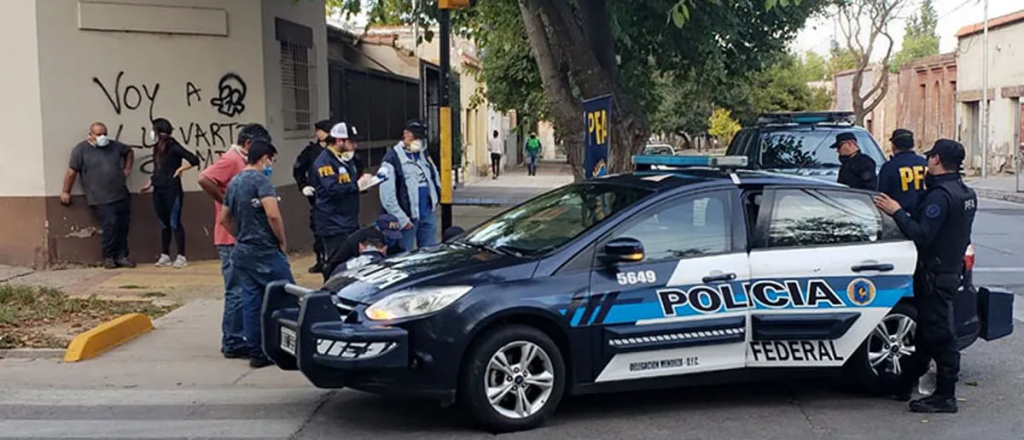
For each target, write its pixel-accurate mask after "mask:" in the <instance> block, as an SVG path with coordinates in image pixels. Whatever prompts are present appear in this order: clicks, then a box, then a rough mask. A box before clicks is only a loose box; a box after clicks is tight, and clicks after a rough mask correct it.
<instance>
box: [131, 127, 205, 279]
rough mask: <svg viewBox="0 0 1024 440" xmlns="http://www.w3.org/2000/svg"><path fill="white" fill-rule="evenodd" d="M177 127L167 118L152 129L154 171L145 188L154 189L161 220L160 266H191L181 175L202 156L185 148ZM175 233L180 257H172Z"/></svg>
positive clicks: (154, 207)
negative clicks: (183, 209)
mask: <svg viewBox="0 0 1024 440" xmlns="http://www.w3.org/2000/svg"><path fill="white" fill-rule="evenodd" d="M173 132H174V127H173V126H172V125H171V122H170V121H168V120H166V119H164V118H157V119H156V120H154V121H153V128H152V129H151V130H150V132H149V137H150V141H152V142H155V145H154V146H153V174H152V175H150V176H149V182H147V183H146V185H145V186H143V187H142V192H149V191H152V192H153V209H154V211H155V212H156V218H157V219H158V220H160V249H161V252H162V253H161V254H160V258H158V259H157V261H156V265H157V266H158V267H167V266H174V267H175V268H179V269H180V268H183V267H185V266H188V258H187V257H186V256H185V255H186V254H185V227H184V225H182V224H181V204H182V199H184V197H185V191H184V189H182V186H181V175H182V174H183V173H184V172H185V171H188V170H189V169H191V168H192V167H194V166H197V165H199V158H198V157H196V155H195V154H192V152H190V151H188V150H187V149H186V148H185V147H183V146H182V145H181V144H180V143H178V141H177V140H176V139H174V137H173V136H172V133H173ZM171 235H174V242H175V244H176V245H177V247H178V256H177V258H175V259H174V260H171Z"/></svg>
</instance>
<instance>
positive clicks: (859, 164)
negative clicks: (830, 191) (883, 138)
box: [830, 132, 878, 191]
mask: <svg viewBox="0 0 1024 440" xmlns="http://www.w3.org/2000/svg"><path fill="white" fill-rule="evenodd" d="M830 148H832V149H834V150H836V153H838V154H839V162H840V163H841V164H842V165H840V167H839V178H838V179H837V182H838V183H841V184H843V185H846V186H849V187H850V188H857V189H869V190H872V191H874V190H876V189H877V188H878V176H877V175H876V174H875V165H876V164H875V161H874V160H873V159H871V158H870V157H868V156H867V155H865V154H861V152H860V146H858V145H857V138H856V136H854V134H853V133H850V132H843V133H839V134H837V135H836V142H835V143H834V144H832V146H831V147H830Z"/></svg>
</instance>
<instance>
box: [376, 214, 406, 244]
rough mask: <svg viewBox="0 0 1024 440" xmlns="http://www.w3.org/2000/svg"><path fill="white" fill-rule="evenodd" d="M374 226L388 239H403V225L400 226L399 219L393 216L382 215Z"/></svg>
mask: <svg viewBox="0 0 1024 440" xmlns="http://www.w3.org/2000/svg"><path fill="white" fill-rule="evenodd" d="M373 224H374V225H376V226H377V229H380V232H382V233H383V234H384V236H385V237H387V238H390V239H392V240H398V239H401V238H402V225H400V224H398V217H395V216H393V215H391V214H381V215H380V217H377V220H375V221H374V222H373Z"/></svg>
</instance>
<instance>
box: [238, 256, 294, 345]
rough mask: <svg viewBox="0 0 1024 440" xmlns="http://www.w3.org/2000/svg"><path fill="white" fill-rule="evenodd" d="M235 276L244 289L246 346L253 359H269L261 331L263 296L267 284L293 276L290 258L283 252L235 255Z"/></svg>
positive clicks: (290, 280) (243, 317) (243, 325)
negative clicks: (264, 349) (289, 262)
mask: <svg viewBox="0 0 1024 440" xmlns="http://www.w3.org/2000/svg"><path fill="white" fill-rule="evenodd" d="M232 261H233V263H234V264H235V268H236V269H235V275H236V276H237V277H238V281H239V284H240V285H241V287H242V327H243V329H244V330H245V346H246V351H247V352H248V353H249V358H250V359H252V358H262V357H266V355H265V354H264V353H263V334H262V332H261V330H260V327H261V325H260V321H261V319H260V314H261V313H262V311H263V294H264V292H265V291H266V290H267V284H270V283H271V282H274V281H280V280H286V281H288V282H290V283H294V282H295V278H293V277H292V269H291V265H290V264H288V257H286V256H285V255H284V254H282V253H281V252H274V253H271V254H260V255H246V254H244V253H242V252H235V254H234V255H233V256H232Z"/></svg>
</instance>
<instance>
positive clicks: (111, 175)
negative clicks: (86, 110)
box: [60, 122, 135, 269]
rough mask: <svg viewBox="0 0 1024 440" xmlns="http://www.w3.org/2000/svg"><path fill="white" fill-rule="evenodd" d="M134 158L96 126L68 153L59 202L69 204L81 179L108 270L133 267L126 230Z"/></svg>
mask: <svg viewBox="0 0 1024 440" xmlns="http://www.w3.org/2000/svg"><path fill="white" fill-rule="evenodd" d="M134 162H135V154H134V153H133V152H132V149H131V147H129V146H127V145H125V144H122V143H120V142H118V141H115V140H112V139H110V138H108V137H107V126H106V125H103V123H100V122H95V123H93V124H92V126H90V127H89V135H88V137H86V139H85V140H84V141H82V142H79V143H78V145H75V148H74V150H72V151H71V161H70V164H69V165H68V171H67V173H66V174H65V175H64V189H63V191H62V192H61V194H60V202H61V204H64V205H69V204H71V187H72V186H74V184H75V178H76V177H78V175H79V174H81V175H82V189H84V190H85V200H86V202H87V203H88V204H89V207H91V208H92V209H93V212H95V213H96V217H97V218H98V219H99V222H100V228H101V229H102V230H103V265H104V267H106V268H107V269H114V268H117V267H135V263H133V262H132V261H131V260H129V259H128V226H129V218H130V217H131V193H130V192H129V191H128V185H127V180H128V175H129V174H131V171H132V166H133V164H134Z"/></svg>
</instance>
